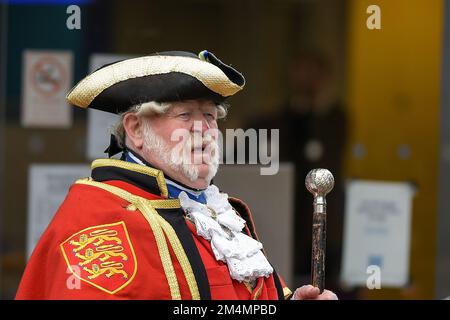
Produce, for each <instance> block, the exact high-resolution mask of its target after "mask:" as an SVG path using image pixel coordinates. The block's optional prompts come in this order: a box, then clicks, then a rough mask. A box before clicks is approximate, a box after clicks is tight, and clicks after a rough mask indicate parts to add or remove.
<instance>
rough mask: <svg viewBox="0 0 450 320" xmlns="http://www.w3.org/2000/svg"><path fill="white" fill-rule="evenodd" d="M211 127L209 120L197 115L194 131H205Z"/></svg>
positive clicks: (193, 126)
mask: <svg viewBox="0 0 450 320" xmlns="http://www.w3.org/2000/svg"><path fill="white" fill-rule="evenodd" d="M208 129H210V125H209V123H208V120H207V119H206V118H205V117H204V116H201V117H197V118H196V119H195V120H194V123H193V125H192V131H193V132H202V133H203V132H205V131H206V130H208Z"/></svg>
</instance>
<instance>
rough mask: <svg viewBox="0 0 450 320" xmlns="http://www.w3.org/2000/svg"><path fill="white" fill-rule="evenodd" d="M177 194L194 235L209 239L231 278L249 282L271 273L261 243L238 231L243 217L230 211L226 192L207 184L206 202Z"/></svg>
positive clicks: (240, 229)
mask: <svg viewBox="0 0 450 320" xmlns="http://www.w3.org/2000/svg"><path fill="white" fill-rule="evenodd" d="M178 197H179V199H180V202H181V207H182V208H183V209H184V211H185V212H186V215H187V217H188V218H189V219H191V220H192V221H193V222H194V224H195V226H196V228H197V234H198V235H200V236H202V237H203V238H205V239H206V240H208V241H210V243H211V247H212V250H213V252H214V255H215V257H216V259H217V260H220V261H223V262H225V263H226V264H227V265H228V269H229V271H230V275H231V278H233V279H235V280H237V281H240V282H242V281H247V282H251V281H254V280H256V279H257V278H259V277H262V276H264V277H269V276H270V274H271V273H272V272H273V268H272V266H271V265H270V264H269V262H268V261H267V258H266V257H265V255H264V254H263V253H262V251H261V249H262V243H261V242H259V241H256V240H255V239H253V238H250V237H249V236H247V235H245V234H244V233H242V232H241V231H242V229H243V228H244V225H245V220H244V219H242V218H241V217H239V216H238V215H237V214H236V212H235V211H234V210H233V208H232V207H231V205H230V203H229V202H228V195H227V194H226V193H220V192H219V189H218V188H217V187H216V186H215V185H210V186H209V187H208V188H207V189H206V190H205V197H206V205H204V204H202V203H199V202H197V201H194V200H192V199H190V198H189V197H188V195H187V194H186V193H185V192H184V191H183V192H181V193H180V194H179V196H178Z"/></svg>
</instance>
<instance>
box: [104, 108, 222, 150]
mask: <svg viewBox="0 0 450 320" xmlns="http://www.w3.org/2000/svg"><path fill="white" fill-rule="evenodd" d="M171 106H172V104H171V103H169V102H156V101H149V102H145V103H141V104H138V105H135V106H133V107H131V108H130V109H129V110H128V111H126V112H124V113H121V114H119V120H118V121H117V123H116V124H115V125H114V126H113V127H112V128H111V133H112V134H113V135H114V136H115V137H116V139H117V142H118V144H119V146H120V147H122V148H123V147H125V138H126V133H125V128H124V127H123V118H124V117H125V115H126V114H128V113H134V114H135V115H136V116H138V117H144V116H151V115H161V114H164V113H166V112H167V111H168V110H169V109H170V107H171ZM216 107H217V118H218V119H223V118H225V117H226V115H227V112H228V105H227V104H225V103H221V104H217V105H216Z"/></svg>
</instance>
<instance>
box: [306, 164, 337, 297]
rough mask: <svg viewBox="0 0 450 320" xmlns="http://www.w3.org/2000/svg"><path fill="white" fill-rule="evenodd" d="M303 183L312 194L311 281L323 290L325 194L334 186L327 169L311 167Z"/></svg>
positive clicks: (325, 220)
mask: <svg viewBox="0 0 450 320" xmlns="http://www.w3.org/2000/svg"><path fill="white" fill-rule="evenodd" d="M305 185H306V188H307V189H308V191H309V192H311V193H312V194H313V196H314V202H313V209H314V210H313V223H312V255H311V282H312V285H313V286H315V287H318V288H319V289H320V293H322V292H323V290H324V287H325V252H326V240H327V202H326V199H325V196H326V195H327V194H328V193H329V192H330V191H331V190H332V189H333V187H334V178H333V175H332V174H331V172H330V171H328V170H327V169H313V170H311V171H310V172H309V173H308V175H307V176H306V179H305Z"/></svg>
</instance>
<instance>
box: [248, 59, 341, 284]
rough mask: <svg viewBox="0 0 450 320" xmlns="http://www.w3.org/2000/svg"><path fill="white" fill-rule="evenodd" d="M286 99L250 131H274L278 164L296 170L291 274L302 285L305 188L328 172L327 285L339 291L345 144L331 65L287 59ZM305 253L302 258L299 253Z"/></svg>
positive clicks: (306, 262)
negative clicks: (314, 172) (320, 171)
mask: <svg viewBox="0 0 450 320" xmlns="http://www.w3.org/2000/svg"><path fill="white" fill-rule="evenodd" d="M287 75H288V96H287V98H286V99H285V102H284V104H282V105H280V106H278V107H277V108H276V110H277V111H278V112H277V113H276V114H275V115H274V114H270V115H261V116H259V117H256V119H252V121H251V122H249V124H248V126H247V127H249V128H256V129H279V130H280V131H279V132H280V142H279V148H278V150H279V156H280V161H281V162H283V161H286V162H291V163H293V164H294V165H295V190H294V199H295V200H294V201H295V203H294V208H295V209H294V210H295V212H294V215H295V232H294V237H295V253H298V252H301V253H302V254H294V263H295V265H294V270H295V273H296V275H297V276H300V278H299V279H297V280H298V281H307V279H308V278H309V274H310V272H311V238H312V231H311V228H312V227H311V226H312V196H311V194H310V193H309V192H308V191H307V189H306V188H305V177H306V175H307V174H308V172H309V171H310V170H311V169H315V168H326V169H328V170H330V171H331V172H332V173H333V175H334V177H335V181H336V184H335V186H334V189H333V191H332V193H331V194H330V195H329V196H328V197H327V211H328V212H329V213H330V214H329V215H328V216H327V220H328V221H327V227H328V232H327V256H326V259H327V270H326V274H327V285H329V286H330V288H332V289H333V290H338V288H339V283H338V282H339V266H340V260H341V243H342V228H343V216H344V189H343V187H344V185H343V179H342V168H341V167H342V161H343V152H344V148H345V143H346V139H347V122H348V120H347V116H346V113H345V110H344V108H343V106H342V105H341V104H340V103H339V101H338V99H337V92H336V84H335V81H334V74H333V69H332V65H331V62H330V61H329V60H328V59H327V58H326V57H325V56H324V55H323V54H320V53H318V52H314V51H301V52H298V53H296V54H295V55H294V56H293V58H292V59H291V60H290V63H289V68H288V72H287ZM303 253H304V254H303Z"/></svg>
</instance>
